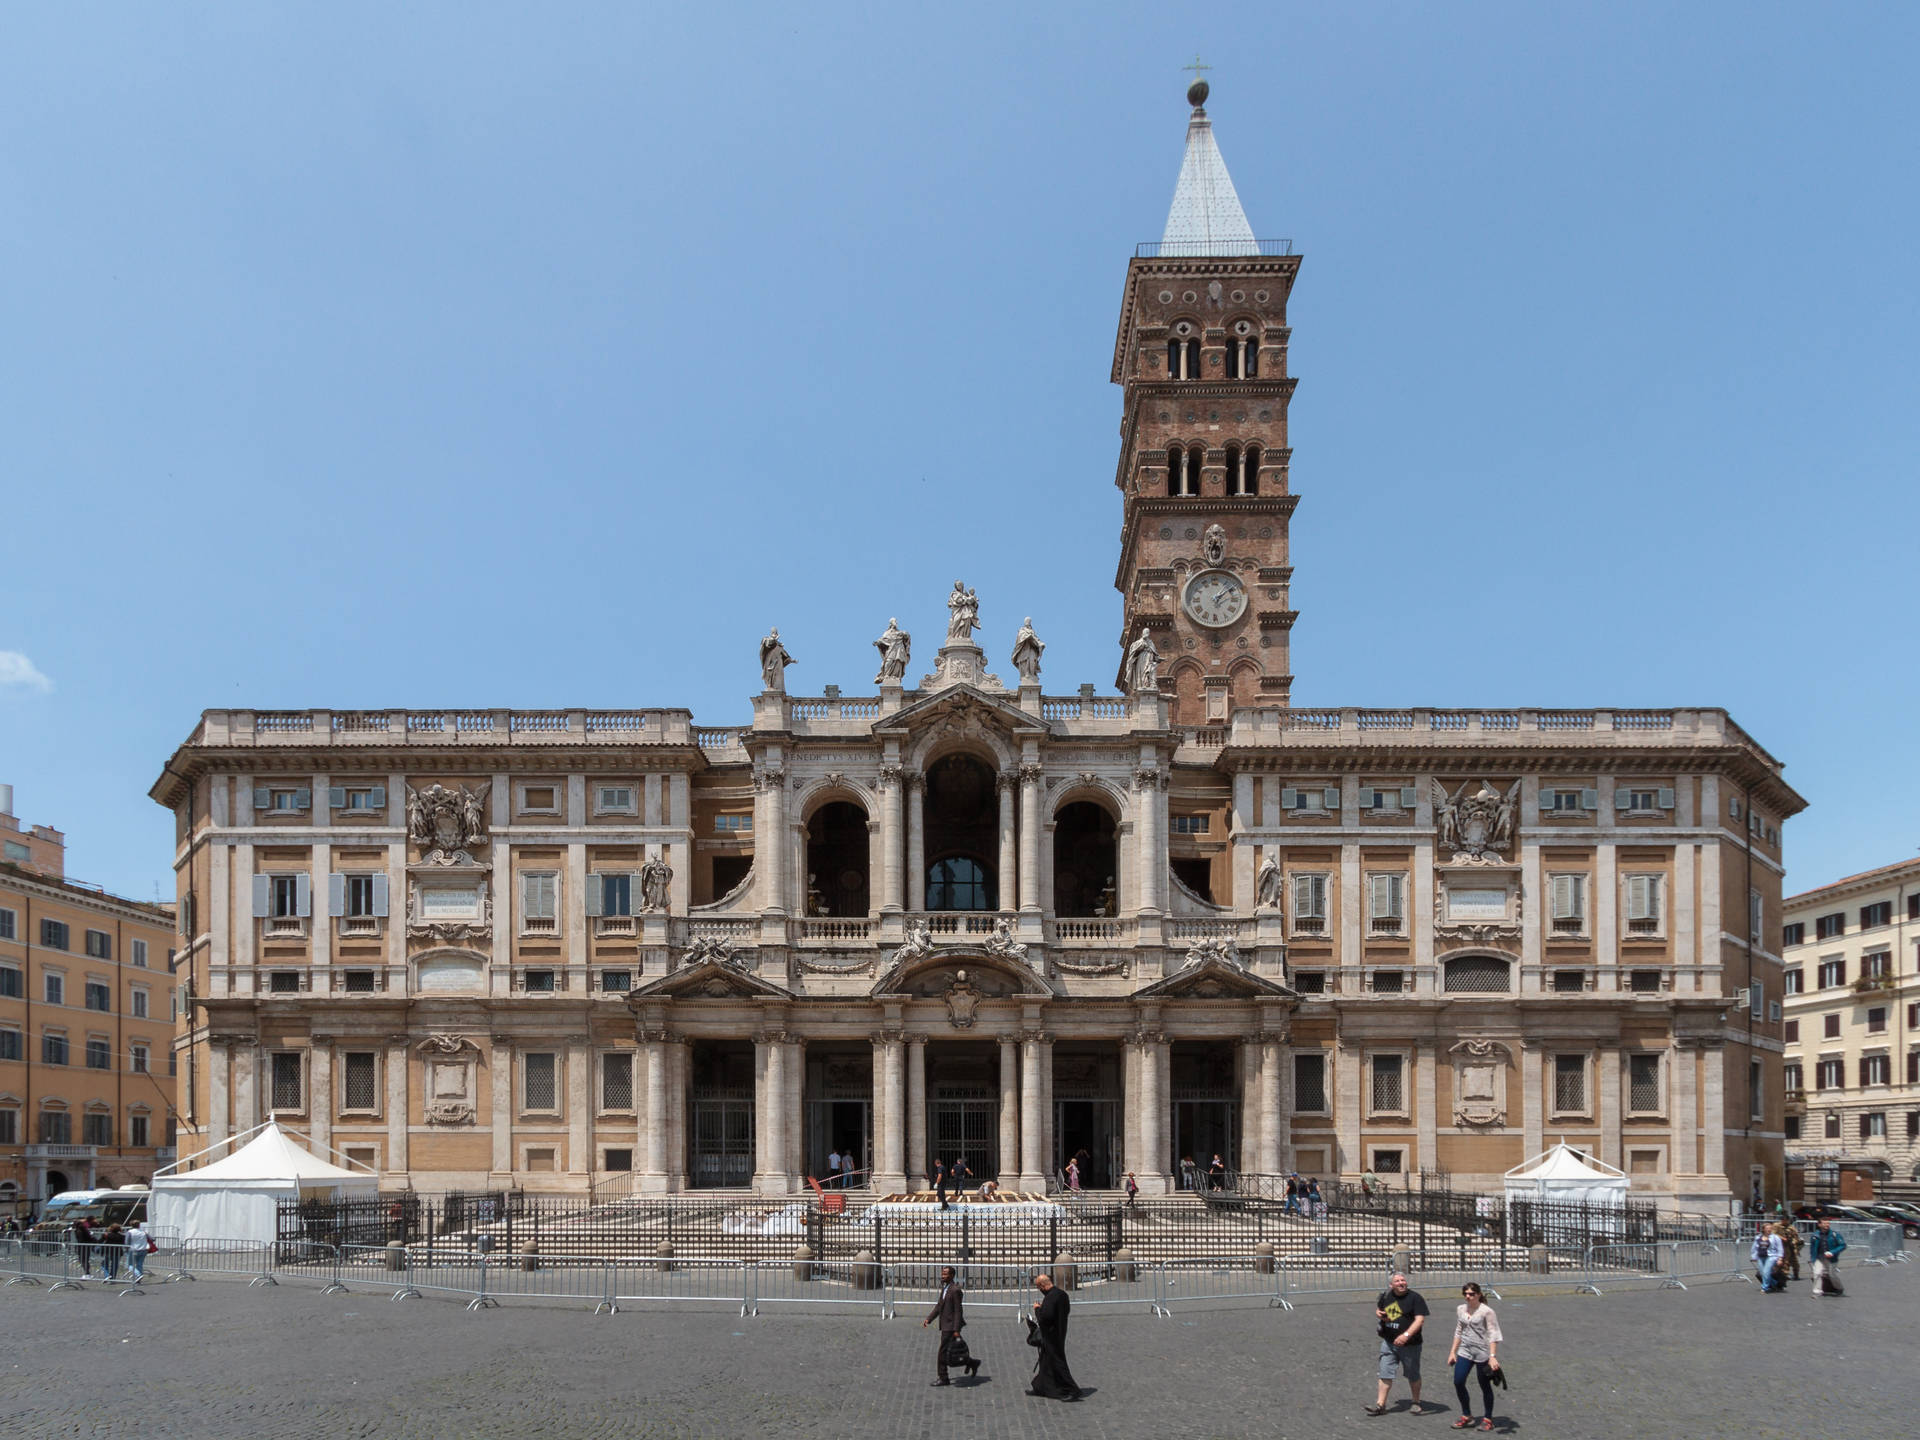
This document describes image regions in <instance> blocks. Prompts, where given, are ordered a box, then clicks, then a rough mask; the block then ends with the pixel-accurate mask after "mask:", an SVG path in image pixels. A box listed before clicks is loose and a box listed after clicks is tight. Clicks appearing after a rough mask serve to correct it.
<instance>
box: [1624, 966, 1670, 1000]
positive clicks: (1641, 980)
mask: <svg viewBox="0 0 1920 1440" xmlns="http://www.w3.org/2000/svg"><path fill="white" fill-rule="evenodd" d="M1663 978H1664V977H1663V976H1662V975H1661V973H1660V971H1658V970H1629V971H1628V972H1627V989H1629V990H1631V991H1632V992H1633V993H1634V994H1636V995H1652V994H1656V993H1658V991H1659V990H1660V987H1661V981H1662V979H1663Z"/></svg>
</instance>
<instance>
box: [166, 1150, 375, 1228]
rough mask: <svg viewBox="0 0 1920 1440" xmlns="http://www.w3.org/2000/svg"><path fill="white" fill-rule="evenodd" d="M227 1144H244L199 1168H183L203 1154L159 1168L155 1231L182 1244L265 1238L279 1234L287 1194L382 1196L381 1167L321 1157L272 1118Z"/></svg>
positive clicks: (319, 1197) (301, 1196)
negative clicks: (378, 1171)
mask: <svg viewBox="0 0 1920 1440" xmlns="http://www.w3.org/2000/svg"><path fill="white" fill-rule="evenodd" d="M249 1136H251V1137H252V1138H251V1139H249V1138H248V1137H249ZM302 1138H306V1137H302ZM243 1140H244V1141H246V1143H245V1144H244V1145H242V1144H240V1142H241V1141H243ZM225 1144H226V1145H228V1146H237V1147H238V1148H237V1149H234V1150H233V1151H232V1153H231V1154H228V1155H226V1156H223V1157H222V1158H220V1159H218V1160H215V1161H212V1162H211V1163H210V1164H202V1165H200V1167H199V1168H198V1169H195V1170H185V1171H183V1170H181V1169H180V1166H181V1165H187V1164H193V1163H196V1162H198V1161H200V1160H201V1159H203V1158H204V1157H203V1155H196V1156H193V1157H191V1159H189V1160H182V1161H180V1162H179V1163H178V1164H174V1165H168V1166H165V1167H164V1168H162V1169H160V1170H158V1171H155V1172H154V1177H153V1194H152V1196H151V1198H150V1199H149V1200H148V1202H147V1216H148V1221H149V1223H150V1224H151V1225H152V1226H153V1228H154V1229H155V1230H158V1231H161V1232H163V1233H164V1232H167V1231H174V1232H177V1233H178V1234H179V1237H180V1242H181V1243H182V1244H190V1243H192V1242H193V1241H196V1240H251V1241H257V1242H260V1243H263V1244H264V1243H270V1242H271V1241H273V1240H274V1239H275V1238H277V1236H278V1232H279V1210H280V1202H281V1201H283V1200H372V1199H375V1198H377V1197H378V1195H379V1189H380V1177H379V1176H378V1175H377V1174H376V1173H375V1172H374V1171H372V1170H369V1169H368V1168H367V1167H366V1166H364V1165H361V1164H359V1163H358V1162H356V1161H352V1160H348V1161H347V1163H346V1165H345V1166H341V1165H335V1164H333V1163H332V1162H331V1161H328V1160H323V1159H321V1158H320V1157H319V1156H318V1155H315V1154H314V1153H313V1152H312V1151H311V1150H308V1149H305V1148H304V1147H302V1146H301V1145H299V1144H298V1143H297V1142H296V1141H295V1140H294V1139H293V1137H292V1135H290V1134H289V1133H288V1132H287V1131H285V1130H282V1129H281V1128H280V1126H279V1124H278V1122H276V1121H273V1120H269V1121H267V1123H266V1124H264V1125H261V1126H258V1127H257V1128H255V1129H253V1130H249V1131H245V1132H243V1133H242V1134H239V1135H236V1136H234V1137H233V1138H232V1139H231V1140H228V1141H226V1142H225ZM215 1148H216V1149H219V1148H222V1147H215ZM329 1153H332V1152H329ZM342 1158H343V1159H344V1158H345V1157H342Z"/></svg>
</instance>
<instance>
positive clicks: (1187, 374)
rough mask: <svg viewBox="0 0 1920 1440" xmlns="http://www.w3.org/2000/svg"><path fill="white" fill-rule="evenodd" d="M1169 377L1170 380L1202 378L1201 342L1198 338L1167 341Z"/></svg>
mask: <svg viewBox="0 0 1920 1440" xmlns="http://www.w3.org/2000/svg"><path fill="white" fill-rule="evenodd" d="M1167 378H1168V379H1169V380H1198V379H1199V378H1200V342H1199V340H1198V339H1193V340H1180V339H1173V340H1169V341H1167Z"/></svg>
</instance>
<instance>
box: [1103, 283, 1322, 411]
mask: <svg viewBox="0 0 1920 1440" xmlns="http://www.w3.org/2000/svg"><path fill="white" fill-rule="evenodd" d="M1300 258H1301V257H1300V256H1298V255H1241V256H1205V255H1188V256H1180V257H1173V256H1156V257H1153V258H1151V259H1149V258H1147V257H1144V256H1138V255H1136V256H1135V257H1134V258H1133V259H1132V260H1130V261H1128V262H1127V280H1126V285H1125V288H1124V289H1123V291H1122V293H1121V296H1120V325H1119V329H1118V331H1117V332H1116V333H1115V335H1114V338H1113V369H1112V371H1111V373H1110V375H1109V378H1110V379H1111V380H1112V381H1113V383H1114V384H1116V385H1119V384H1121V383H1123V378H1124V377H1123V368H1124V364H1125V358H1126V352H1127V336H1128V335H1129V334H1130V333H1132V330H1133V317H1134V314H1135V312H1136V311H1137V310H1138V308H1139V307H1138V304H1137V303H1136V301H1135V299H1134V297H1135V296H1136V295H1138V294H1139V287H1140V284H1141V282H1142V281H1144V280H1145V279H1147V278H1148V277H1150V276H1156V275H1165V276H1173V275H1207V276H1211V277H1214V278H1216V279H1217V278H1220V277H1224V276H1228V275H1270V276H1272V277H1273V278H1274V279H1275V280H1276V281H1278V282H1279V284H1280V287H1281V293H1280V310H1281V314H1282V315H1283V316H1284V315H1285V313H1286V304H1287V300H1288V299H1289V298H1290V297H1291V296H1292V294H1293V282H1294V278H1295V277H1296V276H1297V275H1298V274H1299V272H1300Z"/></svg>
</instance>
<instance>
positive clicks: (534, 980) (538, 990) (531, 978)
mask: <svg viewBox="0 0 1920 1440" xmlns="http://www.w3.org/2000/svg"><path fill="white" fill-rule="evenodd" d="M522 988H523V989H525V990H526V991H527V992H528V993H529V994H535V995H546V994H551V993H552V991H553V971H551V970H529V971H527V972H526V974H525V977H524V983H523V986H522Z"/></svg>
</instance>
